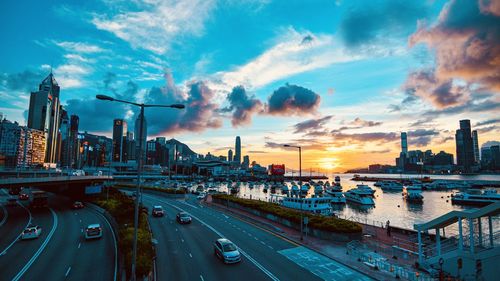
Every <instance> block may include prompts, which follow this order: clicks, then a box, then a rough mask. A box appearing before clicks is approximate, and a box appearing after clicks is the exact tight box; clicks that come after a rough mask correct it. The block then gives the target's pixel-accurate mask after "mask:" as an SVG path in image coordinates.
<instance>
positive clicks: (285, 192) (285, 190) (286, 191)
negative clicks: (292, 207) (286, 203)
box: [281, 183, 290, 194]
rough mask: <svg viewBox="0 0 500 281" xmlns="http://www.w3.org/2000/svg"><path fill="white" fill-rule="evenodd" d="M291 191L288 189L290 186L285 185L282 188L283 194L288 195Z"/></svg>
mask: <svg viewBox="0 0 500 281" xmlns="http://www.w3.org/2000/svg"><path fill="white" fill-rule="evenodd" d="M289 191H290V189H289V188H288V185H287V184H286V183H284V184H283V186H282V187H281V193H283V194H288V192H289Z"/></svg>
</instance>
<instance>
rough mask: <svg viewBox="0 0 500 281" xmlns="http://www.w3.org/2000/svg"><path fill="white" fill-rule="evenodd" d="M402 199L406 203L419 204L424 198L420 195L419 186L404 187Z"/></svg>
mask: <svg viewBox="0 0 500 281" xmlns="http://www.w3.org/2000/svg"><path fill="white" fill-rule="evenodd" d="M403 198H404V199H406V201H408V202H417V203H421V202H423V200H424V196H423V195H422V186H421V185H408V186H406V187H405V189H404V192H403Z"/></svg>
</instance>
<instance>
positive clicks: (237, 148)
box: [233, 136, 241, 165]
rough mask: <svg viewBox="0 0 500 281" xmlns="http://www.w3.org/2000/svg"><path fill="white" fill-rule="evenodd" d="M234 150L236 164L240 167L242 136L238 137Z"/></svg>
mask: <svg viewBox="0 0 500 281" xmlns="http://www.w3.org/2000/svg"><path fill="white" fill-rule="evenodd" d="M234 150H235V152H234V158H233V161H234V162H236V163H237V164H238V165H240V164H241V138H240V136H237V137H236V141H235V147H234Z"/></svg>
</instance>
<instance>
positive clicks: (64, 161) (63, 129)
mask: <svg viewBox="0 0 500 281" xmlns="http://www.w3.org/2000/svg"><path fill="white" fill-rule="evenodd" d="M70 129H71V128H70V120H69V117H68V112H67V111H66V110H64V109H63V110H61V126H60V128H59V132H60V133H61V142H60V143H61V145H60V146H59V153H58V154H59V159H60V163H61V167H68V166H69V161H70V160H69V159H70V148H71V141H70V134H71V130H70Z"/></svg>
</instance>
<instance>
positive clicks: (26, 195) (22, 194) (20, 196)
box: [19, 193, 30, 200]
mask: <svg viewBox="0 0 500 281" xmlns="http://www.w3.org/2000/svg"><path fill="white" fill-rule="evenodd" d="M29 198H30V197H29V195H28V194H26V193H19V200H28V199H29Z"/></svg>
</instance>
